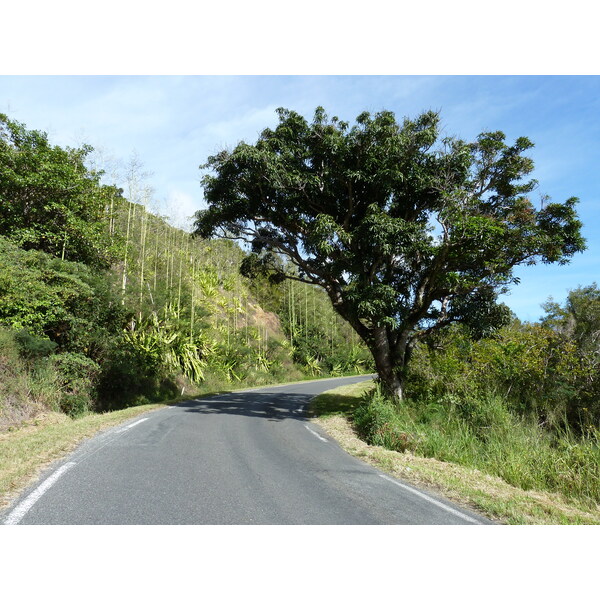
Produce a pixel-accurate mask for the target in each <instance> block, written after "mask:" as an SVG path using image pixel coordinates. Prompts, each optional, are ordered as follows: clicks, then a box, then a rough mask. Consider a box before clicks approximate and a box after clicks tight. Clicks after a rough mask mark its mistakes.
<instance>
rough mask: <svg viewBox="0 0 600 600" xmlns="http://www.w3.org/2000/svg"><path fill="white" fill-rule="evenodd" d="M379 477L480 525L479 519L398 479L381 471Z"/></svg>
mask: <svg viewBox="0 0 600 600" xmlns="http://www.w3.org/2000/svg"><path fill="white" fill-rule="evenodd" d="M379 477H382V478H383V479H385V480H387V481H391V482H392V483H394V484H396V485H397V486H399V487H401V488H402V489H404V490H407V491H408V492H412V493H413V494H416V495H417V496H419V497H420V498H423V499H424V500H427V501H428V502H431V503H432V504H435V505H436V506H439V507H440V508H443V509H444V510H447V511H448V512H449V513H452V514H453V515H455V516H457V517H460V518H461V519H464V520H465V521H469V522H470V523H475V524H476V525H481V523H480V522H479V521H477V520H476V519H472V518H471V517H469V516H468V515H465V514H463V513H461V512H460V511H458V510H455V509H453V508H451V507H450V506H446V505H445V504H442V503H441V502H438V501H437V500H434V499H433V498H430V497H429V496H427V495H426V494H423V493H421V492H419V491H418V490H415V489H413V488H411V487H408V486H407V485H404V484H403V483H400V482H399V481H396V480H395V479H392V478H391V477H388V476H387V475H382V474H381V473H379Z"/></svg>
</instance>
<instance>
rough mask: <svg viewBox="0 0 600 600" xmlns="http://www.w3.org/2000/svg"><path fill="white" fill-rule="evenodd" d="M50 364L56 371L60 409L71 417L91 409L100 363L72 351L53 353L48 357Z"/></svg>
mask: <svg viewBox="0 0 600 600" xmlns="http://www.w3.org/2000/svg"><path fill="white" fill-rule="evenodd" d="M50 365H51V366H52V367H53V368H54V369H55V370H56V372H57V373H58V385H59V387H60V390H61V400H60V409H61V410H62V411H63V412H64V413H66V414H68V415H69V416H71V417H78V416H81V415H83V414H85V413H86V412H88V411H89V410H90V409H92V408H93V401H94V395H95V394H94V392H95V387H96V382H97V379H98V376H99V374H100V365H98V364H97V363H96V362H94V361H93V360H91V359H89V358H87V357H86V356H83V355H82V354H77V353H74V352H64V353H62V354H54V355H53V356H51V357H50Z"/></svg>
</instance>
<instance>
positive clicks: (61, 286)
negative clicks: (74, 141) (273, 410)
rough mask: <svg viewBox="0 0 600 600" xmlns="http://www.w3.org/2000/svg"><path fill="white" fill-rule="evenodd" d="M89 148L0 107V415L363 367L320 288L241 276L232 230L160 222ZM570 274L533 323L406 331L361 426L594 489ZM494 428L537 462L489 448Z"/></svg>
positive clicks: (448, 456)
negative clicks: (393, 394) (228, 235)
mask: <svg viewBox="0 0 600 600" xmlns="http://www.w3.org/2000/svg"><path fill="white" fill-rule="evenodd" d="M93 158H94V153H93V149H92V148H91V147H89V146H83V147H81V148H75V149H73V148H61V147H58V146H54V145H52V144H51V143H50V141H49V140H48V137H47V135H46V134H45V133H43V132H39V131H30V130H28V129H27V128H26V126H25V125H22V124H20V123H17V122H14V121H11V120H10V119H8V118H7V117H6V116H0V430H6V429H9V428H12V427H18V426H19V425H20V424H21V423H23V422H25V421H27V420H28V419H31V418H32V417H33V416H35V415H36V414H37V413H39V412H42V411H49V410H50V411H62V412H64V413H66V414H68V415H70V416H72V417H78V416H80V415H83V414H86V413H88V412H91V411H107V410H116V409H120V408H124V407H127V406H134V405H139V404H146V403H151V402H156V401H165V400H172V399H174V398H176V397H179V396H181V395H182V394H184V393H194V394H196V393H202V392H210V391H216V390H223V389H232V388H233V387H236V386H237V387H241V386H246V387H249V386H253V385H262V384H268V383H275V382H282V381H286V380H287V381H290V380H297V379H302V378H313V377H320V376H336V375H342V374H354V373H366V372H372V371H373V370H374V364H373V359H372V357H371V353H370V352H369V351H368V349H367V348H366V346H365V345H364V343H363V342H362V341H361V340H360V338H359V337H358V335H357V334H356V333H355V331H354V330H353V329H352V327H351V326H350V325H349V324H348V323H347V322H346V321H345V320H343V319H342V318H340V316H339V315H338V314H337V313H336V312H335V311H334V310H333V308H332V306H331V302H330V299H329V297H328V296H327V295H326V294H325V292H323V291H322V290H321V289H320V288H319V287H317V286H314V285H308V284H306V283H302V282H300V281H293V280H285V281H283V282H277V281H274V280H273V279H270V278H269V277H267V276H256V277H253V278H251V279H250V278H247V277H245V276H244V275H242V274H241V271H242V272H243V270H244V269H243V268H242V265H243V264H244V259H245V258H246V257H247V256H248V253H247V252H246V251H245V250H244V249H243V248H242V247H241V246H240V245H238V244H237V243H236V242H235V241H233V240H231V239H219V240H204V239H201V238H199V237H195V236H193V235H191V234H190V233H188V232H186V231H184V230H182V229H180V228H177V227H175V226H173V225H171V224H169V222H168V219H167V218H165V217H162V216H160V215H159V214H156V212H155V211H153V210H152V205H153V198H152V191H151V189H150V188H149V185H148V181H147V179H146V178H145V177H144V176H143V175H142V174H141V171H140V169H139V167H138V166H137V165H136V164H134V163H133V162H132V163H131V164H130V165H129V167H128V168H126V169H125V170H124V173H123V174H122V175H121V176H120V177H119V178H114V180H113V181H110V183H107V182H108V179H109V178H108V177H107V176H106V174H105V173H103V172H102V170H100V169H98V168H95V167H94V166H93V164H94V161H93ZM280 268H283V269H293V266H292V265H291V264H282V265H280ZM583 283H584V285H582V286H581V287H579V288H578V289H575V290H572V291H570V292H569V295H568V297H567V300H566V301H565V303H564V304H562V305H561V304H558V303H556V302H554V301H552V300H549V301H548V302H547V303H546V304H545V305H544V311H545V316H544V317H543V318H542V319H541V320H540V322H539V323H522V322H520V321H519V320H518V319H517V318H516V317H515V316H514V315H510V316H509V317H508V318H507V319H506V321H505V323H504V325H503V326H502V327H499V328H496V329H493V330H489V331H475V330H473V329H472V328H469V327H468V326H467V325H463V324H455V325H452V326H450V327H448V328H446V329H445V330H442V331H440V332H438V333H436V334H435V335H433V336H431V337H430V338H428V339H427V340H426V341H423V342H422V343H419V344H418V345H417V346H416V348H415V350H414V355H413V358H412V361H411V364H410V369H409V372H408V375H407V381H406V389H405V399H406V401H405V402H404V403H403V404H402V405H401V406H397V405H394V403H393V402H390V401H388V400H386V399H385V397H384V396H385V394H384V392H383V391H382V390H381V389H377V388H376V389H375V390H374V391H372V392H370V394H369V395H368V397H367V398H365V401H364V402H363V403H362V404H361V406H360V407H359V409H358V410H357V411H356V414H355V415H354V421H355V425H356V428H357V430H358V431H359V432H360V433H361V435H362V436H364V438H365V439H367V440H368V441H370V442H373V443H378V444H382V445H386V446H387V447H389V448H392V449H396V450H401V451H402V450H411V451H414V452H419V453H421V454H423V455H426V456H435V457H437V458H440V459H442V460H448V461H456V462H459V463H463V464H469V465H474V466H477V467H478V468H482V469H483V470H488V471H489V472H494V473H496V474H500V475H501V476H502V477H504V478H505V479H506V480H507V481H512V482H514V483H515V484H518V485H522V486H524V487H525V488H530V487H542V488H547V489H551V490H557V489H560V490H563V491H565V490H566V491H568V492H572V493H574V494H577V495H578V496H579V497H580V498H582V499H587V500H589V501H592V502H598V501H599V500H600V484H599V482H600V460H599V457H600V452H599V445H598V442H599V433H598V431H599V430H598V424H599V423H600V377H599V373H600V368H599V367H600V289H599V288H598V287H597V285H596V283H593V282H583ZM506 312H507V314H508V313H509V311H506ZM507 440H509V443H510V444H512V449H513V452H514V454H515V455H516V453H520V454H521V456H525V457H526V462H528V464H529V467H535V469H530V470H529V471H528V470H527V469H526V468H525V467H523V464H524V463H523V461H522V460H521V461H516V460H515V461H512V458H511V457H513V454H511V453H510V452H508V451H507V450H506V448H505V447H504V446H503V447H502V450H498V448H500V445H501V443H502V442H503V441H504V442H505V443H506V441H507ZM507 452H508V453H507ZM485 460H487V461H488V462H487V463H486V462H485ZM490 461H491V462H494V461H495V463H496V464H495V466H494V467H493V468H492V467H490V466H489V464H490ZM543 462H546V463H548V468H547V469H546V470H545V471H544V470H542V469H541V468H540V465H541V464H542V463H543ZM536 469H537V471H536V475H535V477H534V475H533V474H532V473H533V470H536ZM540 473H541V475H540ZM536 477H538V478H537V479H536ZM539 477H542V481H540V480H539Z"/></svg>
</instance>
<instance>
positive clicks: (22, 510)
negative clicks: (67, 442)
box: [4, 462, 77, 525]
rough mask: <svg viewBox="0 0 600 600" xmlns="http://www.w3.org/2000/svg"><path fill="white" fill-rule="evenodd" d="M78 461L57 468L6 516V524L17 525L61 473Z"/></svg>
mask: <svg viewBox="0 0 600 600" xmlns="http://www.w3.org/2000/svg"><path fill="white" fill-rule="evenodd" d="M76 464H77V463H74V462H68V463H66V464H64V465H63V466H62V467H60V468H59V469H57V470H56V471H55V472H54V473H53V474H52V475H50V477H48V479H46V481H44V483H42V484H41V485H40V486H38V487H37V488H36V489H35V490H33V492H31V494H29V496H27V498H25V500H23V502H21V503H20V504H19V505H18V506H17V507H16V508H15V509H14V510H13V511H12V512H11V513H10V514H9V515H8V517H7V518H6V521H4V524H5V525H17V523H19V521H21V519H22V518H23V517H24V516H25V515H26V514H27V513H28V512H29V510H30V509H31V507H32V506H33V505H34V504H35V503H36V502H37V501H38V500H39V499H40V498H41V497H42V496H43V495H44V494H45V493H46V492H47V491H48V490H49V489H50V488H51V487H52V486H53V485H54V484H55V483H56V481H57V480H58V478H59V477H60V476H61V475H64V474H65V473H66V472H67V471H68V470H69V469H70V468H71V467H74V466H75V465H76Z"/></svg>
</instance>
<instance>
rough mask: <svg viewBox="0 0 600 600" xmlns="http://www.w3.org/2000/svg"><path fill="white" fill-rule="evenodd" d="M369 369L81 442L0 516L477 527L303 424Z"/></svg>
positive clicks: (211, 402) (52, 520)
mask: <svg viewBox="0 0 600 600" xmlns="http://www.w3.org/2000/svg"><path fill="white" fill-rule="evenodd" d="M367 378H368V376H357V377H346V378H337V379H329V380H321V381H311V382H305V383H296V384H291V385H283V386H276V387H267V388H261V389H253V390H246V391H239V392H231V393H227V394H221V395H215V396H210V397H204V398H201V399H196V400H191V401H186V402H183V403H181V404H177V405H175V406H172V407H168V408H165V409H163V410H159V411H154V412H151V413H147V414H146V416H143V417H138V418H136V419H135V420H133V421H129V422H127V423H125V424H124V425H121V426H119V427H117V428H114V429H111V430H109V431H107V432H105V433H102V434H100V435H98V436H96V437H95V438H93V439H91V440H89V441H87V442H86V443H84V444H83V445H81V446H80V447H79V449H78V450H76V451H75V452H74V453H73V454H71V455H70V456H69V457H67V458H66V459H64V460H63V461H61V463H60V464H55V465H54V466H53V467H52V468H51V469H50V470H49V471H48V472H47V473H45V474H44V475H43V476H42V478H41V479H40V481H39V482H38V483H36V484H35V486H33V487H32V488H30V489H29V490H27V491H26V492H25V493H24V494H23V495H22V496H21V498H20V499H18V500H17V501H15V502H14V503H13V505H12V507H10V508H9V509H8V510H7V511H6V513H5V515H4V517H3V522H4V523H5V524H17V523H20V524H482V523H487V522H488V521H486V520H485V519H484V518H483V517H480V516H477V515H475V514H473V513H469V512H466V511H465V510H464V509H462V508H458V507H456V506H453V505H451V504H450V503H449V502H447V501H446V500H443V499H440V498H437V497H434V496H432V495H430V494H429V493H427V494H426V493H424V492H421V491H419V490H417V489H416V488H413V487H410V486H408V485H406V484H404V483H403V482H401V481H399V480H396V479H392V478H391V477H388V476H387V475H385V474H383V473H382V472H380V471H378V470H376V469H374V468H373V467H371V466H369V465H367V464H365V463H363V462H361V461H359V460H358V459H356V458H354V457H351V456H350V455H348V454H346V453H345V452H344V451H343V450H342V449H341V448H340V447H339V446H338V445H337V444H336V443H335V442H334V441H333V440H332V439H331V438H328V437H327V436H326V434H325V433H324V432H323V431H322V430H321V429H319V428H318V426H317V425H315V424H314V423H311V422H309V421H308V420H307V419H306V417H305V415H304V409H305V407H306V404H307V403H308V401H309V400H310V399H311V398H312V397H313V396H314V395H315V394H319V393H321V392H323V391H325V390H327V389H330V388H333V387H337V386H339V385H340V384H350V383H355V382H358V381H363V380H365V379H367Z"/></svg>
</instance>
